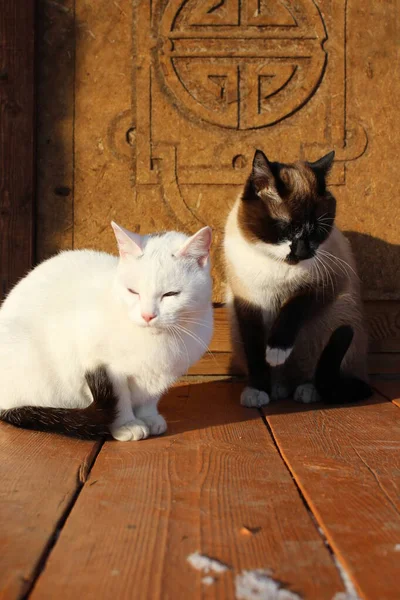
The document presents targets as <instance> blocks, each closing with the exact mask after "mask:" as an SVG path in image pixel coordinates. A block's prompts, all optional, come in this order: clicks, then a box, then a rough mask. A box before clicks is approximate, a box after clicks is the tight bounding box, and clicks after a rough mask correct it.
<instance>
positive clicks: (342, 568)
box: [257, 408, 356, 600]
mask: <svg viewBox="0 0 400 600" xmlns="http://www.w3.org/2000/svg"><path fill="white" fill-rule="evenodd" d="M257 410H258V412H259V413H260V415H261V418H262V420H263V423H264V425H265V427H266V429H267V431H268V433H269V435H270V437H271V440H272V441H273V443H274V446H275V448H276V451H277V453H278V454H279V456H280V457H281V460H282V462H283V464H284V465H285V467H286V469H287V471H288V473H289V475H290V477H291V478H292V481H293V484H294V485H295V487H296V489H297V492H298V494H299V496H300V498H301V501H302V502H303V505H304V507H305V509H306V510H307V512H308V514H309V516H310V520H311V522H312V523H313V525H314V527H315V530H316V532H317V533H318V535H319V537H320V538H321V539H322V541H323V543H324V545H325V546H326V547H327V549H328V550H329V552H330V554H331V556H332V559H333V562H334V564H335V567H336V569H337V572H338V575H339V577H340V579H341V580H342V582H343V586H344V587H345V589H346V592H349V590H348V587H349V584H348V580H349V579H350V575H349V573H348V572H347V570H346V567H345V565H344V564H342V562H341V561H340V559H339V557H338V556H337V555H336V553H335V552H334V550H333V548H332V546H331V544H330V543H329V541H328V539H327V537H326V535H325V533H324V530H323V529H322V527H321V526H320V525H319V523H318V519H317V517H316V515H314V513H313V511H312V508H311V506H310V504H309V503H308V502H307V499H306V497H305V496H304V494H303V491H302V489H301V487H300V485H299V483H298V481H297V479H296V477H295V475H294V473H293V470H292V469H291V467H290V465H289V463H288V461H287V460H286V458H285V456H284V454H283V453H282V451H281V448H280V446H279V444H278V441H277V439H276V436H275V435H274V432H273V430H272V427H271V426H270V424H269V423H268V420H267V417H266V415H265V414H264V413H263V411H262V409H261V408H259V409H257ZM339 565H340V568H339ZM343 574H344V575H343ZM349 600H356V599H355V598H354V599H351V598H350V599H349Z"/></svg>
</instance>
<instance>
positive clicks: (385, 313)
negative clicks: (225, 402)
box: [189, 302, 400, 376]
mask: <svg viewBox="0 0 400 600" xmlns="http://www.w3.org/2000/svg"><path fill="white" fill-rule="evenodd" d="M365 313H366V322H367V326H368V329H369V333H370V349H371V354H370V355H369V372H370V373H387V374H398V375H399V376H400V331H399V323H400V305H399V303H398V302H366V304H365ZM214 319H215V328H214V336H213V339H212V340H211V344H210V351H209V352H208V353H207V354H206V355H205V356H204V357H203V358H202V360H200V361H199V362H198V363H197V364H196V365H194V366H193V367H192V368H191V369H190V371H189V373H190V374H192V375H209V374H213V375H229V374H232V375H238V374H239V373H238V372H237V370H236V369H235V368H234V367H233V366H232V364H231V363H232V360H231V354H230V352H231V350H232V346H231V342H230V333H229V316H228V312H227V310H226V309H225V308H223V307H221V308H215V310H214Z"/></svg>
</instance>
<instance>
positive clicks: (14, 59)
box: [0, 0, 35, 300]
mask: <svg viewBox="0 0 400 600" xmlns="http://www.w3.org/2000/svg"><path fill="white" fill-rule="evenodd" d="M34 6H35V3H34V2H33V0H3V1H2V3H1V9H0V300H1V299H2V298H4V296H5V294H6V293H7V291H8V290H9V289H10V287H11V286H12V285H14V284H15V283H16V282H17V281H18V279H20V278H21V277H22V276H23V275H25V273H26V272H27V271H28V270H29V268H30V267H31V265H32V260H33V206H34V202H33V180H34V171H33V161H34V117H33V109H34Z"/></svg>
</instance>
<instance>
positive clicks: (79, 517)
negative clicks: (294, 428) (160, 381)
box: [32, 383, 343, 600]
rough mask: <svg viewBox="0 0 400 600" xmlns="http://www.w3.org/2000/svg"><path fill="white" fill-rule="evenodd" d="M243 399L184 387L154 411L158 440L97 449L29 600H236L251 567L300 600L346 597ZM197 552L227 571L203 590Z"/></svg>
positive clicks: (217, 387)
mask: <svg viewBox="0 0 400 600" xmlns="http://www.w3.org/2000/svg"><path fill="white" fill-rule="evenodd" d="M239 391H240V387H238V386H235V385H233V384H229V383H225V384H224V383H205V384H198V385H191V386H190V387H187V386H183V387H181V388H178V389H176V390H174V391H172V392H171V393H170V394H169V397H168V398H167V399H166V401H165V402H164V403H163V405H162V409H163V410H162V412H163V413H164V414H165V416H166V417H167V421H168V423H169V432H168V433H167V434H166V435H165V436H163V437H161V438H152V439H148V440H146V441H144V442H139V443H132V444H128V443H127V444H119V443H115V442H107V443H106V444H105V445H104V447H103V449H102V451H101V453H100V455H99V457H98V458H97V461H96V464H95V466H94V468H93V470H92V472H91V474H90V478H89V480H88V482H87V483H86V484H85V487H84V489H83V491H82V493H81V495H80V496H79V501H78V503H77V504H76V506H75V508H74V510H73V512H72V514H71V515H70V517H69V519H68V520H67V522H66V525H65V527H64V529H63V531H62V533H61V535H60V537H59V539H58V542H57V545H56V547H55V549H54V551H53V552H52V554H51V556H50V559H49V561H48V563H47V566H46V569H45V570H44V572H43V574H42V576H41V577H40V580H39V581H38V584H37V585H36V587H35V590H34V593H33V595H32V598H33V600H43V599H45V598H55V597H57V598H60V599H61V598H72V597H74V596H78V597H82V598H85V599H87V600H92V599H93V600H94V599H97V598H118V599H121V600H123V599H127V600H128V599H129V600H134V599H140V600H143V599H144V598H151V599H154V600H156V599H157V598H159V599H163V600H167V599H171V600H172V599H175V598H182V599H185V600H186V599H189V598H190V599H193V600H195V599H196V598H203V597H207V598H219V599H221V600H228V599H232V600H233V598H235V592H234V579H235V575H236V574H238V573H239V572H241V570H243V569H256V568H267V569H271V570H272V572H273V574H274V576H275V577H277V578H279V579H280V580H282V581H284V582H285V584H286V585H287V586H288V587H289V588H290V589H292V590H295V591H297V592H298V593H300V594H301V597H302V598H304V599H318V600H324V599H327V600H331V599H332V597H333V596H334V595H335V593H336V592H338V591H340V590H342V589H343V584H342V582H341V580H340V577H339V575H338V571H337V570H336V568H335V566H334V563H333V561H332V558H331V555H330V553H329V552H328V550H327V548H326V547H325V545H324V542H323V540H322V539H321V537H320V534H319V532H318V531H317V528H316V527H315V525H314V523H313V521H312V519H311V517H310V515H309V514H308V512H307V510H306V509H305V507H304V505H303V502H302V499H301V497H300V496H299V494H298V491H297V489H296V487H295V485H294V483H293V481H292V478H291V477H290V475H289V473H288V470H287V469H286V467H285V465H284V463H283V461H282V460H281V458H280V457H279V455H278V453H277V451H276V448H275V446H274V444H273V442H272V440H271V438H270V435H269V433H268V431H267V429H266V427H265V424H264V423H263V421H262V419H261V417H260V415H259V413H258V412H257V411H252V410H249V409H245V408H242V407H241V406H240V405H239ZM289 417H290V415H289ZM243 526H246V527H248V528H255V531H254V532H253V534H251V533H250V535H248V534H246V533H243V532H242V528H243ZM195 551H200V552H203V553H205V554H207V555H209V556H212V557H215V558H218V559H219V560H221V561H222V562H224V563H226V564H227V565H229V566H230V567H231V570H229V571H228V572H226V573H222V574H220V575H216V581H215V583H213V584H212V585H210V586H206V585H205V584H204V583H202V581H201V579H202V577H203V576H204V575H203V574H202V573H200V572H199V571H197V570H195V569H194V568H193V567H192V566H190V565H189V563H188V562H187V557H188V555H189V554H191V553H192V552H195ZM311 571H312V576H310V573H311Z"/></svg>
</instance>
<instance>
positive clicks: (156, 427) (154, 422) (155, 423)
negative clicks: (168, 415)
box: [142, 415, 167, 435]
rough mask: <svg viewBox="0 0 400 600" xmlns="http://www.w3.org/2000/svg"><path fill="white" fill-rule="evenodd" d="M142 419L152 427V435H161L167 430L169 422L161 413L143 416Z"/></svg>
mask: <svg viewBox="0 0 400 600" xmlns="http://www.w3.org/2000/svg"><path fill="white" fill-rule="evenodd" d="M142 419H143V421H145V423H146V425H147V427H148V428H149V429H150V435H161V434H162V433H165V432H166V431H167V422H166V420H165V419H164V417H163V416H161V415H154V416H153V417H142Z"/></svg>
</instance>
